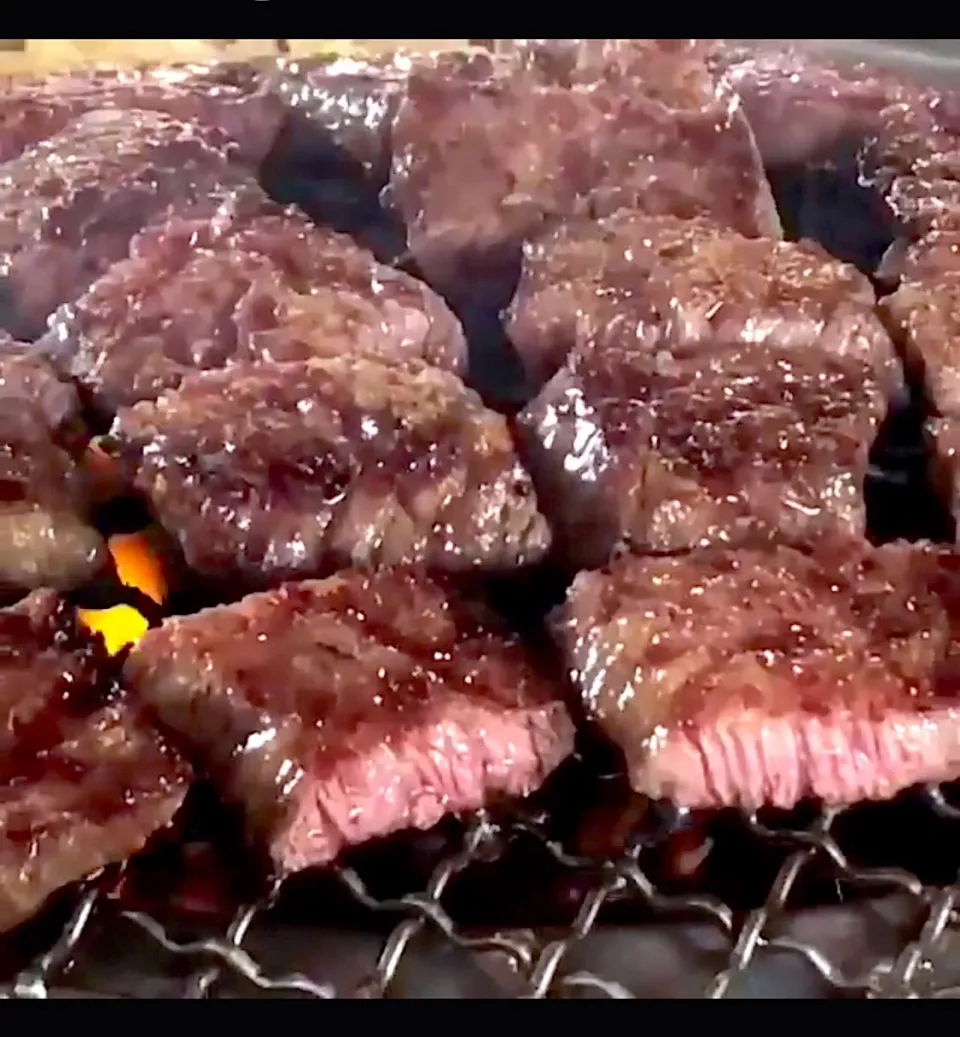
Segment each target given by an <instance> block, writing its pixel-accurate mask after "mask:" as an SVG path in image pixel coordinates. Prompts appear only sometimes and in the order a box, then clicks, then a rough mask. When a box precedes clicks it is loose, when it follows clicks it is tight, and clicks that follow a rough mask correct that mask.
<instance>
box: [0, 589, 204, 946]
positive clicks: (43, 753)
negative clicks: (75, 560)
mask: <svg viewBox="0 0 960 1037" xmlns="http://www.w3.org/2000/svg"><path fill="white" fill-rule="evenodd" d="M110 667H111V663H110V660H109V659H108V657H107V655H106V653H105V651H104V649H103V645H102V644H101V643H100V641H99V639H97V640H91V639H88V638H87V637H85V636H84V635H82V634H81V633H80V632H79V631H78V629H77V628H76V626H75V620H74V613H73V609H72V608H70V607H69V606H68V605H66V604H65V603H64V602H62V601H61V600H60V599H59V598H57V597H56V596H55V595H54V594H52V593H50V592H48V591H38V592H36V593H34V594H32V595H31V596H30V597H29V598H26V599H25V600H24V601H22V602H21V603H20V604H18V605H16V606H15V607H13V608H11V609H4V610H2V611H0V712H2V716H3V721H2V723H0V931H3V930H8V929H11V928H13V927H14V926H16V925H18V924H19V923H20V922H23V921H25V920H26V919H28V918H29V917H30V916H31V915H33V914H35V913H36V912H37V911H39V910H40V908H41V907H42V905H43V904H44V902H45V901H46V900H47V899H48V898H49V897H50V896H51V895H52V894H53V893H55V892H56V891H57V890H59V889H61V888H63V887H64V886H68V885H70V884H71V883H74V882H78V881H80V880H81V879H85V878H87V877H89V876H91V875H93V874H94V873H96V872H97V871H99V870H100V869H101V868H102V867H104V866H105V865H107V864H113V863H119V862H121V861H124V860H126V859H127V858H128V857H130V856H131V855H132V854H135V853H137V852H138V851H139V850H141V849H142V848H143V846H144V844H145V843H146V842H147V840H148V839H149V838H150V837H151V836H152V835H153V834H154V833H155V832H156V831H158V830H159V829H161V828H163V827H164V826H165V825H167V824H168V823H169V822H170V821H171V819H172V818H173V815H174V814H175V813H176V811H177V809H178V808H179V806H180V804H181V802H182V800H183V798H184V795H185V793H186V789H187V782H188V778H189V775H188V771H187V768H186V766H185V765H184V764H183V763H181V762H180V761H179V759H178V758H177V757H176V756H175V755H174V754H173V753H172V751H171V750H170V749H169V748H168V747H167V746H166V745H165V744H164V742H163V741H162V740H161V739H160V738H159V736H158V735H157V734H155V733H154V732H153V730H152V729H151V728H150V727H149V726H147V724H146V723H145V722H144V720H143V719H142V718H141V716H140V712H139V710H138V708H137V707H135V706H134V705H133V704H132V703H131V702H130V701H129V700H128V699H127V698H126V697H125V695H124V694H123V693H122V692H121V691H120V690H119V688H118V687H117V684H116V682H115V676H116V675H115V674H112V672H111V669H110Z"/></svg>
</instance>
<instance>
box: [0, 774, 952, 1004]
mask: <svg viewBox="0 0 960 1037" xmlns="http://www.w3.org/2000/svg"><path fill="white" fill-rule="evenodd" d="M924 804H925V806H924V809H926V810H930V811H933V813H934V814H935V815H936V816H937V818H938V819H939V822H938V823H940V824H942V825H943V827H944V831H943V836H944V841H945V844H946V843H947V841H948V840H951V837H955V835H956V831H957V829H956V828H955V827H953V826H954V825H956V824H957V822H960V811H958V810H957V809H956V808H954V807H952V806H950V805H949V803H948V802H947V800H946V798H945V796H944V794H943V792H942V790H940V789H938V788H931V789H929V790H927V792H926V793H925V795H924ZM842 813H843V812H842V811H836V810H834V811H825V812H823V813H821V814H820V816H819V817H818V818H817V819H816V821H815V822H814V823H813V824H811V825H810V826H809V827H807V828H805V829H803V830H789V831H781V830H774V829H772V828H769V827H767V826H766V825H765V824H764V823H763V822H761V821H760V820H758V819H757V818H755V817H753V818H746V819H745V824H746V825H747V826H748V828H749V830H750V832H751V834H752V836H753V837H755V838H756V839H757V840H758V841H760V842H761V843H766V844H771V845H773V844H776V845H777V846H780V847H783V848H785V850H786V852H785V855H784V857H783V859H782V864H781V865H780V867H779V871H778V872H777V874H776V877H775V879H774V881H773V882H772V885H771V886H770V888H769V891H768V893H767V896H766V898H765V899H764V901H763V903H762V906H760V907H758V908H756V909H754V910H748V911H744V912H738V911H735V910H733V909H731V908H730V907H729V906H727V905H726V904H724V903H723V902H721V901H720V900H719V899H718V898H716V897H714V896H710V895H705V894H697V893H685V894H684V895H681V896H673V895H666V894H664V893H661V891H660V890H659V889H658V887H657V885H656V884H655V882H654V880H653V879H652V878H651V877H650V875H649V874H648V871H647V869H646V868H645V867H644V865H643V857H642V848H641V847H640V846H639V845H638V846H637V847H635V848H633V849H631V850H630V851H628V852H625V853H624V854H623V855H622V856H620V857H619V858H618V859H611V860H606V861H602V862H598V861H596V860H592V859H587V858H581V857H575V856H571V855H570V854H569V853H568V852H567V851H565V850H564V849H563V847H561V846H559V845H557V844H556V843H554V842H552V841H551V840H550V839H549V838H548V837H547V835H546V834H545V830H544V829H543V827H542V825H541V824H540V823H539V822H538V821H530V820H529V819H521V818H513V819H511V820H509V821H504V822H496V821H494V820H492V819H491V818H489V817H487V816H478V817H476V818H473V819H472V820H471V821H470V822H469V823H468V824H466V825H465V826H464V828H463V831H462V835H461V837H460V842H459V846H457V847H456V848H455V850H454V851H453V852H452V853H450V854H449V855H448V856H445V857H444V859H443V860H442V861H441V863H440V864H439V865H438V866H437V867H436V868H435V870H434V871H433V873H432V875H431V876H430V879H429V882H428V883H427V884H426V887H425V888H424V889H422V891H419V892H416V893H409V894H406V895H404V896H402V897H399V898H396V899H391V900H380V899H377V897H376V896H375V895H374V894H373V893H372V892H371V891H370V889H369V888H368V886H367V883H366V882H365V881H364V879H363V878H362V877H361V875H360V874H359V873H358V872H357V871H356V870H354V869H352V868H348V867H344V868H341V869H339V870H338V871H337V878H338V879H339V882H340V883H341V884H342V885H343V886H344V887H345V888H346V889H347V890H348V891H349V893H350V895H351V896H352V897H353V898H354V899H355V900H356V901H357V902H358V903H359V904H360V905H362V906H363V907H364V908H365V909H366V910H367V911H368V912H369V913H370V915H371V917H375V916H377V915H385V916H388V917H391V918H392V917H397V918H399V921H398V922H397V924H395V925H394V926H393V928H392V929H391V930H390V931H389V934H388V935H387V936H386V938H385V939H383V938H381V939H380V941H379V943H378V944H377V953H376V955H375V961H372V962H371V964H370V968H369V974H368V975H366V976H364V977H362V978H361V979H359V981H352V982H350V983H349V984H347V985H338V984H336V983H335V982H334V981H333V980H332V979H331V978H330V977H328V976H324V975H323V974H319V973H320V972H321V971H322V967H320V968H318V967H314V966H311V967H309V968H308V967H307V965H303V966H302V969H303V971H297V969H298V967H301V966H298V964H297V963H296V962H295V961H292V962H290V965H291V969H290V971H282V970H278V969H276V968H274V967H272V966H268V965H267V964H266V963H265V962H263V961H260V960H258V957H257V954H256V952H255V951H254V950H252V949H250V948H249V947H248V937H249V936H250V934H251V932H252V930H253V929H254V927H255V925H256V924H257V922H258V920H260V919H262V918H264V917H266V916H267V915H268V914H269V911H270V908H271V904H272V903H274V902H275V899H276V897H277V896H278V894H279V893H280V890H279V889H275V890H274V891H273V892H272V893H271V895H270V896H268V897H266V898H265V899H264V900H263V901H261V902H260V903H257V904H250V905H248V906H245V907H244V908H242V909H241V910H240V911H238V912H237V914H236V916H235V917H234V919H233V921H232V924H231V925H230V926H229V928H228V929H227V931H226V932H224V933H223V934H222V935H214V936H203V937H197V938H187V939H183V938H181V937H180V936H179V935H177V934H176V933H175V932H174V931H173V928H172V927H169V926H165V925H164V924H163V923H161V921H159V920H158V919H156V918H154V917H151V916H150V915H148V914H145V913H141V912H136V911H123V910H120V909H118V908H117V907H116V906H115V905H114V904H113V903H112V902H111V901H110V900H109V899H108V898H106V897H105V896H104V894H103V889H102V884H101V885H98V884H96V883H95V884H92V885H91V886H90V887H89V888H87V889H85V890H84V891H82V895H81V896H80V897H79V900H78V902H77V904H76V907H75V909H74V911H73V913H72V915H71V917H70V919H69V921H68V923H67V924H66V926H65V927H64V929H63V931H62V932H61V933H60V935H59V938H57V939H56V940H55V941H54V942H53V944H52V945H51V946H50V947H49V948H48V949H47V950H46V952H45V953H43V954H42V955H41V956H39V957H38V958H36V959H35V960H34V961H33V963H32V964H31V965H30V967H29V968H27V969H25V970H23V971H21V972H20V973H19V975H17V976H16V978H15V980H14V981H13V982H12V984H11V985H10V986H9V987H8V988H6V990H4V992H3V996H4V997H5V998H17V999H31V998H32V999H38V998H46V997H50V996H58V990H61V989H64V990H67V989H70V990H72V991H73V994H72V996H77V991H78V989H79V990H82V989H83V988H84V987H85V986H86V984H85V983H84V982H83V981H77V982H74V980H73V978H72V973H75V971H76V969H77V967H78V966H79V965H81V964H82V960H83V957H84V955H85V954H86V953H88V952H89V943H90V940H91V934H93V933H94V931H95V930H97V929H98V928H99V936H98V937H97V939H99V940H104V939H106V940H107V941H108V942H110V941H112V943H113V945H114V947H115V950H117V951H119V955H120V956H121V957H122V956H123V955H125V954H126V953H127V951H126V947H127V945H128V943H129V941H130V940H131V939H132V936H131V934H132V932H133V931H135V932H136V933H137V934H138V935H139V937H140V938H142V939H143V940H145V943H146V945H148V946H149V948H150V951H151V953H150V955H149V956H148V959H149V961H150V964H149V966H142V968H143V969H144V970H145V971H146V970H147V969H148V968H149V969H150V970H153V971H155V972H156V973H157V974H159V973H160V972H162V971H163V970H166V971H167V972H168V974H169V975H171V976H172V977H173V980H172V983H173V985H172V986H167V987H165V988H163V993H157V992H156V991H157V989H159V988H157V987H154V993H153V994H150V993H149V992H148V993H134V994H128V995H127V996H176V997H182V998H186V999H199V998H209V997H220V996H228V997H236V996H241V997H242V996H251V995H256V996H301V997H303V996H305V997H308V998H319V999H333V998H342V997H347V998H381V997H394V996H413V997H416V996H423V995H421V994H418V992H417V991H415V990H414V991H413V992H405V993H403V994H398V991H397V989H396V988H397V984H398V976H399V975H400V972H401V970H402V968H403V966H404V963H405V962H406V960H407V959H408V958H410V957H412V956H415V955H416V954H418V953H420V950H421V948H420V947H419V946H418V944H419V942H420V940H421V937H423V936H425V935H429V936H431V937H432V938H433V940H434V941H436V940H439V941H440V942H441V943H442V944H445V945H446V946H447V947H448V948H450V949H455V950H456V951H457V953H458V954H466V955H468V956H471V957H474V958H477V959H479V960H481V961H483V962H484V963H485V967H486V968H487V970H488V971H489V969H490V967H491V965H492V963H495V969H494V971H495V972H496V971H497V970H499V972H498V973H497V974H498V975H499V976H501V977H509V982H508V983H507V984H506V985H505V987H504V988H503V989H502V990H501V991H500V992H499V993H498V994H495V995H493V996H499V997H512V998H522V999H543V998H569V997H599V998H614V999H634V998H636V997H638V996H650V990H649V983H644V981H643V976H642V972H643V969H644V968H645V967H651V968H653V969H654V970H655V971H656V970H657V969H662V967H663V962H662V961H661V962H656V961H653V963H652V965H651V959H650V957H649V955H648V956H647V957H646V958H644V956H643V955H639V956H638V957H637V960H636V961H635V962H634V964H635V965H636V967H637V970H638V975H639V976H640V981H639V982H637V983H632V982H631V981H630V980H629V979H624V978H622V977H618V976H617V975H614V974H611V973H618V972H620V973H622V971H623V970H622V969H620V968H614V969H610V968H609V964H610V955H609V954H608V955H607V961H606V964H604V963H603V962H599V963H595V962H594V961H593V960H591V956H590V953H589V949H588V948H587V950H586V952H585V948H586V945H588V944H589V943H590V941H591V939H592V938H593V937H594V936H596V935H597V934H602V932H603V927H604V923H603V916H604V913H605V909H606V908H607V906H608V905H610V904H612V903H617V902H619V903H622V902H624V901H635V902H637V903H639V904H642V905H643V906H644V907H645V908H646V909H647V911H649V912H650V914H651V917H652V918H654V919H655V922H654V923H651V924H653V925H656V926H659V927H660V930H661V931H664V932H665V931H667V929H664V928H663V927H664V926H667V928H668V929H669V925H670V924H671V923H672V924H674V925H675V926H677V927H680V926H682V925H683V924H688V923H689V922H690V921H691V920H699V922H700V923H701V931H702V932H706V931H707V930H709V933H710V934H712V936H711V939H712V940H713V942H714V944H715V945H716V946H717V947H718V948H719V950H720V957H719V958H716V959H715V960H716V961H717V962H718V967H716V968H715V969H714V970H713V971H712V974H704V980H703V982H702V983H701V982H699V981H698V982H697V984H696V985H697V986H698V987H699V989H698V990H697V991H696V993H697V994H699V995H700V996H702V997H705V998H708V999H724V998H728V997H738V996H743V995H742V994H738V993H737V992H736V989H737V986H738V983H739V981H741V980H742V979H744V978H747V977H749V976H750V974H751V973H752V972H754V971H759V970H760V969H761V968H762V967H763V963H764V961H766V960H769V959H770V958H771V956H778V957H779V958H780V959H781V960H782V959H783V958H784V956H786V957H787V958H792V959H794V960H795V961H796V962H800V963H802V964H803V965H804V967H805V968H806V969H808V970H813V972H814V973H815V974H816V976H817V977H818V980H819V981H820V983H821V988H822V989H821V993H820V994H819V995H813V996H822V997H861V998H886V997H892V998H933V997H937V998H939V997H956V996H960V955H958V948H960V945H954V944H952V943H951V939H952V937H953V935H954V934H955V933H956V932H957V927H958V922H960V914H958V902H960V901H958V898H960V883H958V884H955V885H948V886H946V887H937V888H934V887H930V886H925V885H924V884H923V883H922V882H921V880H920V879H919V878H917V877H916V876H914V875H912V874H910V873H908V872H906V871H903V870H899V869H893V868H884V869H878V868H869V867H864V866H863V865H862V864H860V863H859V862H855V861H853V860H851V859H850V858H849V857H848V855H847V853H846V852H845V851H844V849H842V848H841V846H840V844H839V843H838V841H837V838H836V837H835V828H836V825H837V822H838V820H839V819H840V818H841V816H842ZM516 840H536V841H537V842H538V843H539V845H540V846H541V848H542V849H543V850H544V851H545V852H546V853H547V854H549V856H550V857H551V858H552V860H553V862H554V863H555V864H556V865H557V866H559V867H561V868H562V869H564V870H565V871H568V872H569V873H570V874H572V875H579V876H580V877H582V878H585V879H589V883H586V884H585V888H586V891H585V892H584V894H583V895H582V898H581V899H580V901H579V904H578V905H577V906H576V908H575V911H574V917H573V919H572V922H571V923H570V924H569V925H568V926H567V927H566V928H565V929H563V930H557V929H551V930H508V931H504V932H495V933H476V932H474V931H471V930H470V929H468V928H464V927H462V926H461V925H459V924H458V923H457V921H456V920H455V918H454V917H452V915H451V913H449V911H448V909H447V906H446V894H447V891H448V889H449V887H450V885H451V883H453V882H454V881H455V880H456V879H457V878H458V876H461V875H462V874H465V873H467V872H468V871H469V870H470V869H475V868H481V867H484V866H485V865H489V864H491V863H492V862H495V861H497V860H498V859H500V858H501V857H502V855H503V854H504V853H505V852H506V851H507V849H508V847H509V846H510V845H511V843H513V842H514V841H516ZM814 865H816V866H817V867H818V868H820V869H823V868H824V867H826V868H828V869H829V871H830V873H831V874H832V875H833V876H834V878H835V880H836V881H837V883H838V884H842V885H843V886H844V887H845V888H848V889H858V890H861V891H863V890H869V891H870V892H871V893H873V894H876V895H877V896H884V895H887V894H896V895H897V896H896V900H897V903H898V905H899V909H898V910H899V915H898V917H899V918H900V920H901V922H903V920H904V919H909V922H908V923H905V924H902V925H898V926H894V928H895V929H896V932H895V934H894V935H893V936H892V937H889V938H888V940H887V947H886V949H885V950H884V951H883V952H882V953H879V954H876V955H874V956H873V957H871V959H870V960H867V961H861V962H851V961H850V960H849V958H850V955H849V954H846V953H843V952H838V951H837V950H836V949H835V948H834V949H833V950H831V947H830V946H829V941H827V942H826V943H823V942H821V941H820V940H819V939H818V938H817V935H816V933H817V924H816V923H813V924H807V925H806V926H803V925H801V926H800V928H799V929H798V928H797V927H796V926H795V925H793V921H795V919H796V917H797V916H795V915H794V913H793V911H792V903H793V898H794V892H795V890H796V889H797V888H798V885H799V883H800V882H801V881H802V878H803V876H804V873H805V872H806V871H807V869H810V868H812V867H813V866H814ZM872 903H874V902H872V901H867V902H865V906H866V907H867V908H869V906H870V905H871V904H872ZM120 922H123V923H124V924H125V925H126V926H127V929H126V930H125V931H126V933H127V935H126V936H118V935H117V931H116V928H115V927H116V926H117V925H118V924H119V923H120ZM130 927H132V929H131V928H130ZM643 932H644V929H643V927H637V928H636V929H633V930H631V931H630V932H629V933H628V934H627V937H628V939H630V940H633V939H636V940H639V939H640V938H641V937H642V936H643ZM104 934H112V935H104ZM622 935H623V934H622V933H621V936H622ZM277 936H278V940H279V941H280V943H281V944H282V942H283V940H284V934H283V933H282V932H280V933H279V934H277ZM891 940H892V942H891ZM718 941H719V942H718ZM868 942H869V941H868ZM301 946H302V942H301ZM624 946H626V945H624ZM335 953H336V952H335ZM618 953H619V955H620V956H621V957H623V952H622V951H621V952H618ZM289 956H292V957H294V958H295V957H296V948H295V947H294V948H290V955H288V957H289ZM629 956H630V954H629V953H628V954H627V957H629ZM844 959H847V960H844ZM644 961H646V962H647V965H645V964H644ZM951 965H952V966H953V969H951ZM81 971H82V970H81ZM314 972H318V974H313V973H314ZM951 973H953V974H951ZM143 978H144V979H145V980H148V979H149V978H150V977H149V976H144V977H143ZM227 979H229V980H230V981H231V985H232V987H233V990H234V992H233V993H225V989H226V986H227V984H226V983H225V980H227ZM648 979H649V977H648ZM90 993H91V994H92V995H94V996H96V994H97V993H98V991H97V990H96V989H95V988H94V989H92V990H91V991H90ZM658 994H662V996H670V994H669V993H668V992H664V991H662V990H661V991H655V993H654V996H657V995H658ZM66 996H70V994H67V995H66ZM447 996H451V995H447ZM452 996H457V995H452ZM784 996H786V995H784Z"/></svg>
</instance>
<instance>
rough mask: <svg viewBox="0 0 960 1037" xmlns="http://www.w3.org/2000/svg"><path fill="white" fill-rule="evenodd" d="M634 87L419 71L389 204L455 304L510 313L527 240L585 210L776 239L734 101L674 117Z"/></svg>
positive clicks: (402, 111) (397, 134)
mask: <svg viewBox="0 0 960 1037" xmlns="http://www.w3.org/2000/svg"><path fill="white" fill-rule="evenodd" d="M655 93H656V92H655V91H654V90H653V89H652V88H650V89H641V88H640V87H639V86H637V84H636V83H634V82H631V83H628V84H627V85H626V86H622V85H620V84H619V83H617V82H616V81H614V82H612V83H611V82H599V83H596V84H594V85H592V86H589V87H587V86H574V87H565V86H559V85H550V84H544V83H543V82H540V81H538V80H537V78H536V77H535V76H530V75H528V74H524V73H522V72H513V73H506V72H503V71H502V70H501V69H500V68H498V67H497V66H496V64H495V62H493V61H488V62H487V63H486V64H484V63H483V60H482V59H481V58H477V59H475V60H474V62H473V63H472V64H470V65H467V66H464V67H462V68H459V69H458V70H457V71H456V72H455V73H454V72H451V69H450V68H449V65H448V64H445V63H444V62H442V61H438V63H437V64H436V66H435V67H433V68H431V67H428V66H426V65H421V66H418V67H417V68H416V69H415V70H414V72H413V73H412V75H411V77H410V81H409V85H408V90H407V96H406V97H405V98H404V100H403V102H402V103H401V105H400V108H399V111H398V113H397V117H396V120H395V123H394V131H393V146H394V149H393V168H392V174H391V181H390V184H389V186H388V188H387V190H386V195H385V197H386V200H387V202H388V204H389V205H390V206H391V207H392V208H393V209H394V211H396V212H397V213H398V214H399V215H400V216H401V217H402V219H403V220H404V222H405V224H406V227H407V231H408V237H409V243H410V249H411V254H412V256H413V258H414V259H415V260H416V262H417V263H418V265H419V266H420V268H421V269H422V270H423V272H424V274H425V276H426V278H427V280H428V281H430V283H432V284H434V285H435V286H440V287H441V288H442V289H443V290H444V291H445V292H447V293H453V294H456V293H458V292H459V293H460V294H462V293H463V292H465V291H467V290H468V286H469V288H470V290H472V291H473V292H474V293H476V292H479V291H481V289H482V288H483V286H482V285H478V281H481V280H482V281H485V282H486V283H487V284H486V288H485V289H483V290H485V291H487V292H488V293H489V297H490V299H491V301H493V302H496V301H498V300H499V301H500V302H502V304H503V305H505V304H506V303H507V302H508V301H509V295H510V293H511V292H512V288H513V278H514V277H515V272H514V267H515V265H516V263H517V262H518V259H519V250H520V248H521V246H522V243H523V241H524V240H525V239H527V238H529V237H530V236H532V235H534V234H536V233H537V232H539V231H540V230H542V229H543V228H544V227H545V226H549V225H550V223H551V221H554V220H556V219H557V218H562V217H567V216H570V215H572V214H575V213H577V212H586V213H590V214H592V215H605V214H608V213H611V212H614V211H616V210H617V209H619V208H624V207H628V208H629V207H634V208H638V209H641V210H643V211H646V212H649V213H652V214H662V213H667V214H673V215H677V216H682V217H686V218H690V217H694V216H698V215H705V214H707V215H711V216H712V217H714V218H715V219H717V220H718V221H720V222H722V223H725V224H729V225H731V226H733V227H735V228H736V229H738V230H740V231H742V232H743V233H745V234H749V235H755V234H759V233H769V234H771V235H773V236H777V235H778V234H779V221H778V218H777V215H776V210H775V207H774V205H773V200H772V196H771V195H770V192H769V188H768V186H767V183H766V179H765V177H764V175H763V172H762V169H761V167H760V163H759V158H758V156H757V154H756V149H755V147H754V144H753V138H752V135H751V133H750V130H749V128H748V127H747V124H746V122H745V120H743V119H742V117H741V116H740V115H739V112H738V106H737V103H736V100H735V99H734V98H732V97H720V98H719V99H717V100H716V101H713V102H711V103H710V104H709V105H704V104H703V103H702V99H701V97H700V95H699V93H698V91H697V90H696V89H693V90H691V91H690V94H691V96H690V98H689V103H687V104H686V105H683V106H681V105H680V101H679V99H678V98H676V99H675V98H673V97H672V96H671V102H673V101H674V100H675V101H676V104H675V105H673V106H670V105H668V104H665V103H664V102H663V101H662V100H660V99H658V98H657V97H656V96H655Z"/></svg>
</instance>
